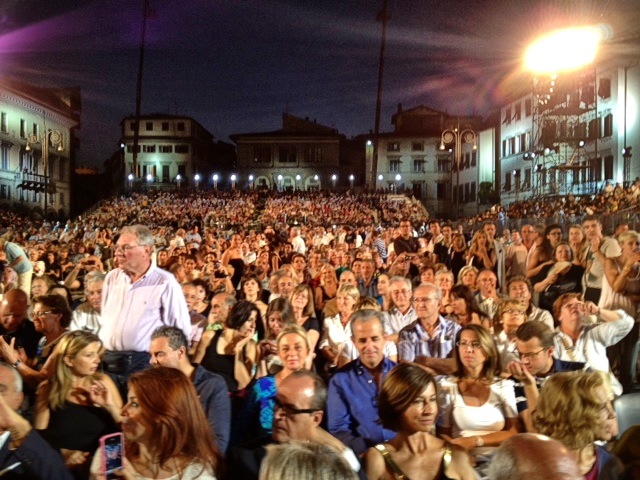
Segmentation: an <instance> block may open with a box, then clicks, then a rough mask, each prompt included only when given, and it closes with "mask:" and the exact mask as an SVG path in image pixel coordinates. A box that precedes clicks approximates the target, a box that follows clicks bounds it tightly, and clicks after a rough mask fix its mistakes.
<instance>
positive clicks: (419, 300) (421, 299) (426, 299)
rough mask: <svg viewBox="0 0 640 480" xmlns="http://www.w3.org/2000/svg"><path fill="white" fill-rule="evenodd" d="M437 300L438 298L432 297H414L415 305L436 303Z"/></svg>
mask: <svg viewBox="0 0 640 480" xmlns="http://www.w3.org/2000/svg"><path fill="white" fill-rule="evenodd" d="M436 300H437V298H431V297H414V299H413V303H428V302H435V301H436Z"/></svg>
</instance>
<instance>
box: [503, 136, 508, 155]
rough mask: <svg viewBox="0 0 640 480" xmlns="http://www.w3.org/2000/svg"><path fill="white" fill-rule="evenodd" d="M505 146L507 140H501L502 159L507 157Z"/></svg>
mask: <svg viewBox="0 0 640 480" xmlns="http://www.w3.org/2000/svg"><path fill="white" fill-rule="evenodd" d="M507 145H508V143H507V140H506V139H504V140H502V156H503V157H506V156H507V155H508V153H507Z"/></svg>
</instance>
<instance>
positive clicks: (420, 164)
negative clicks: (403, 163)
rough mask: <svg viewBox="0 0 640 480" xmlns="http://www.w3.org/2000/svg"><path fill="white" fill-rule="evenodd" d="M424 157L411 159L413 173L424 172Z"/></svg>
mask: <svg viewBox="0 0 640 480" xmlns="http://www.w3.org/2000/svg"><path fill="white" fill-rule="evenodd" d="M424 163H425V160H424V158H414V159H413V171H414V173H424Z"/></svg>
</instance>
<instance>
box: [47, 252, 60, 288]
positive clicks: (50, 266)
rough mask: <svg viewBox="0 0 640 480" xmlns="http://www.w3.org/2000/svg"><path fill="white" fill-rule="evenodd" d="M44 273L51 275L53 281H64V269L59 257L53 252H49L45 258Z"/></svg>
mask: <svg viewBox="0 0 640 480" xmlns="http://www.w3.org/2000/svg"><path fill="white" fill-rule="evenodd" d="M42 260H43V261H44V273H45V275H49V276H50V277H51V278H52V279H53V280H55V281H58V280H62V268H61V267H60V264H59V263H58V256H57V255H56V252H54V251H53V250H49V251H48V252H47V253H46V254H45V255H44V257H43V258H42Z"/></svg>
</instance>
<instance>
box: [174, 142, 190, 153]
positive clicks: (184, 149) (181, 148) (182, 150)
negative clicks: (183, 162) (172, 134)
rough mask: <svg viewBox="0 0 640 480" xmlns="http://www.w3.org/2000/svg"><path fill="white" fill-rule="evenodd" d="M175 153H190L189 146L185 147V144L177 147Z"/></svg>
mask: <svg viewBox="0 0 640 480" xmlns="http://www.w3.org/2000/svg"><path fill="white" fill-rule="evenodd" d="M175 152H176V153H189V145H184V144H181V145H176V148H175Z"/></svg>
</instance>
